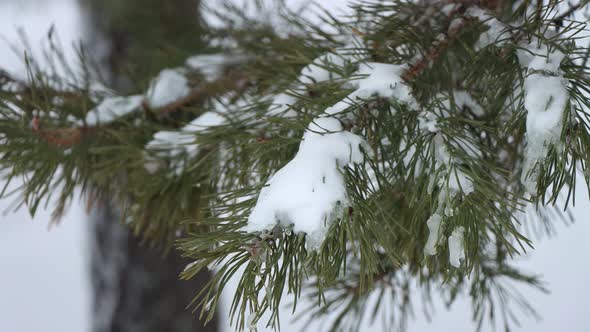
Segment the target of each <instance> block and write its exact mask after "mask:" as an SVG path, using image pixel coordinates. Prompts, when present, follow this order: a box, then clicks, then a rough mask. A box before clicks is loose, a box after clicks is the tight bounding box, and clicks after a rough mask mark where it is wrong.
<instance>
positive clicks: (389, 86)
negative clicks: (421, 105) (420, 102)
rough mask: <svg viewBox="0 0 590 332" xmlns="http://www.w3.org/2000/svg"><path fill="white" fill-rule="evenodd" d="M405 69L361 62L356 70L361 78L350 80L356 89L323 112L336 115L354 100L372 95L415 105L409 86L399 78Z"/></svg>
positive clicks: (398, 66) (404, 67) (405, 67)
mask: <svg viewBox="0 0 590 332" xmlns="http://www.w3.org/2000/svg"><path fill="white" fill-rule="evenodd" d="M406 69H407V66H405V65H391V64H385V63H376V62H369V63H363V64H361V65H360V66H359V69H358V71H357V72H356V75H357V76H360V77H361V78H359V79H357V80H354V81H352V82H351V84H352V85H353V86H354V87H356V88H357V89H356V90H354V91H353V92H351V93H350V94H349V95H348V96H347V97H346V98H345V99H343V100H341V101H339V102H338V103H336V104H335V105H333V106H331V107H329V108H327V109H326V110H325V113H326V114H329V115H336V114H338V113H341V112H342V111H344V110H346V109H347V108H348V107H350V106H351V104H352V103H353V102H355V101H356V100H358V99H361V100H366V99H369V98H371V97H374V96H379V97H382V98H385V99H387V100H390V101H397V102H399V103H406V104H409V105H412V106H414V105H416V101H415V100H414V97H413V96H412V93H411V91H410V87H409V86H408V85H406V84H405V83H404V82H403V79H402V78H401V75H402V74H403V72H404V71H405V70H406Z"/></svg>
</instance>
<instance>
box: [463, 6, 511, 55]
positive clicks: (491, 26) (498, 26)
mask: <svg viewBox="0 0 590 332" xmlns="http://www.w3.org/2000/svg"><path fill="white" fill-rule="evenodd" d="M465 15H467V16H472V17H477V18H478V19H479V20H480V21H481V22H483V23H484V24H485V25H487V26H488V30H486V31H484V32H482V33H481V35H480V36H479V39H478V40H477V42H476V43H475V50H476V51H479V50H481V49H483V48H486V47H487V46H489V45H493V44H496V43H498V42H502V40H503V37H502V35H503V34H505V33H507V32H508V29H507V28H506V25H504V23H502V22H500V21H499V20H498V19H496V18H495V17H493V16H492V15H490V14H488V13H486V11H484V10H483V9H481V8H478V7H469V8H468V9H467V10H466V11H465ZM504 39H506V40H508V38H504Z"/></svg>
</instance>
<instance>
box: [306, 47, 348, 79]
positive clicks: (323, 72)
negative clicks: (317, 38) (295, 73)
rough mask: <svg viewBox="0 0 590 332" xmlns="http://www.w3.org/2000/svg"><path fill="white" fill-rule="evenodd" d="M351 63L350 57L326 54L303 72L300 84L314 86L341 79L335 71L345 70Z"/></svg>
mask: <svg viewBox="0 0 590 332" xmlns="http://www.w3.org/2000/svg"><path fill="white" fill-rule="evenodd" d="M348 61H350V59H349V57H348V56H345V55H342V54H336V53H326V54H323V55H321V56H319V57H317V58H316V59H314V60H313V61H312V62H311V64H309V65H308V66H306V67H304V68H303V69H302V70H301V75H300V76H299V82H301V83H302V84H314V83H320V82H325V81H329V80H333V79H337V78H340V77H341V76H340V75H338V74H337V73H336V72H335V71H334V70H333V69H335V68H343V67H344V66H346V63H347V62H348Z"/></svg>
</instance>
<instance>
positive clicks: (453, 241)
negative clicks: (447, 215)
mask: <svg viewBox="0 0 590 332" xmlns="http://www.w3.org/2000/svg"><path fill="white" fill-rule="evenodd" d="M464 233H465V228H463V227H458V228H455V230H453V233H451V236H449V262H450V263H451V265H452V266H454V267H457V268H458V267H459V266H461V261H464V260H465V248H464V244H463V243H464V238H463V234H464Z"/></svg>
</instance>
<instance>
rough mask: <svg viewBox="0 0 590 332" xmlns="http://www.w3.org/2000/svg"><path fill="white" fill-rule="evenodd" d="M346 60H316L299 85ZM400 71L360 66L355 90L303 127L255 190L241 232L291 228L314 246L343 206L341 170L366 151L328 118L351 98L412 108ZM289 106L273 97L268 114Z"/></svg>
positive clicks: (282, 97)
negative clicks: (288, 155)
mask: <svg viewBox="0 0 590 332" xmlns="http://www.w3.org/2000/svg"><path fill="white" fill-rule="evenodd" d="M349 60H350V59H349V58H348V57H347V56H342V55H340V54H333V53H329V54H326V55H324V56H322V57H319V58H318V59H316V60H314V61H313V62H312V64H311V65H309V66H308V67H306V68H304V69H303V70H302V72H301V77H300V78H299V82H301V83H302V84H312V83H317V82H320V81H325V80H330V79H333V78H334V77H337V75H335V74H334V73H333V71H332V70H329V68H328V69H327V68H324V67H323V66H322V64H324V65H327V66H331V65H337V66H340V67H342V66H344V65H345V64H346V63H347V61H349ZM406 68H407V67H406V66H399V65H391V64H383V63H363V64H360V66H359V69H358V71H357V73H356V74H357V76H358V79H356V80H353V81H352V82H350V83H351V85H352V86H353V87H354V88H356V90H354V91H353V92H352V93H350V94H349V95H348V96H347V97H346V98H344V99H343V100H341V101H339V102H337V103H336V104H334V105H333V106H331V107H328V108H327V109H326V110H325V111H324V114H323V115H321V116H320V117H318V118H316V119H315V120H314V121H313V122H312V123H311V124H310V125H309V126H308V128H307V130H306V131H305V134H304V136H303V141H302V142H301V145H300V147H299V151H298V153H297V155H296V156H295V158H294V159H293V160H291V161H290V162H289V163H287V165H285V166H284V167H283V168H282V169H280V170H279V171H278V172H277V173H276V174H275V175H274V176H273V177H271V179H270V180H268V182H267V187H265V188H263V189H262V191H261V192H260V196H259V197H258V201H257V203H256V205H255V207H254V209H253V210H252V213H251V214H250V217H249V218H248V225H247V226H246V227H245V231H249V232H258V231H263V230H265V229H271V228H273V227H274V226H275V225H276V224H277V223H278V224H280V225H283V226H288V225H293V230H294V231H295V232H303V233H305V234H306V235H307V245H308V247H309V248H312V249H317V248H319V247H320V245H321V243H322V242H323V240H324V238H325V235H326V231H327V229H328V227H329V225H330V224H331V223H332V221H333V220H334V219H335V218H337V217H338V214H339V213H341V212H342V211H344V208H345V207H346V204H348V199H347V195H346V186H345V183H344V178H343V174H342V170H343V168H344V167H346V166H347V165H349V164H351V163H360V162H362V160H363V155H362V153H361V148H360V146H361V145H363V146H364V147H365V148H366V151H369V152H370V149H369V148H368V146H367V143H366V142H365V141H364V140H363V139H362V138H361V137H360V136H357V135H354V134H352V133H349V132H345V131H343V129H342V125H341V124H340V122H339V121H338V120H336V119H334V118H332V116H335V115H338V114H339V113H341V112H342V111H344V110H345V109H346V108H348V107H349V106H350V104H351V103H354V102H355V101H356V100H357V99H361V100H366V99H369V98H372V97H381V98H385V99H387V100H390V101H397V102H399V103H407V104H412V105H416V102H415V100H414V98H413V96H412V94H411V91H410V88H409V87H408V86H407V85H406V84H404V83H403V80H402V79H401V75H402V74H403V72H404V70H406ZM294 102H295V98H291V96H289V95H288V94H282V95H278V96H276V97H275V99H274V101H273V104H274V105H275V108H274V109H272V108H271V114H273V113H272V112H275V113H274V114H277V113H279V112H285V111H288V106H289V105H290V104H292V103H294ZM276 105H279V106H278V107H277V106H276ZM286 107H287V108H286ZM277 109H278V110H279V111H278V112H277V111H276V110H277Z"/></svg>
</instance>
